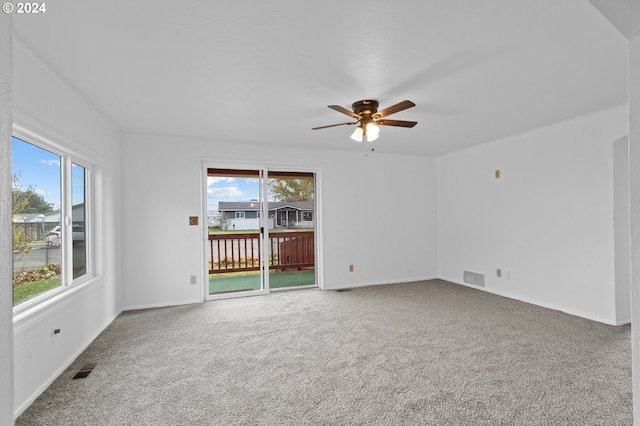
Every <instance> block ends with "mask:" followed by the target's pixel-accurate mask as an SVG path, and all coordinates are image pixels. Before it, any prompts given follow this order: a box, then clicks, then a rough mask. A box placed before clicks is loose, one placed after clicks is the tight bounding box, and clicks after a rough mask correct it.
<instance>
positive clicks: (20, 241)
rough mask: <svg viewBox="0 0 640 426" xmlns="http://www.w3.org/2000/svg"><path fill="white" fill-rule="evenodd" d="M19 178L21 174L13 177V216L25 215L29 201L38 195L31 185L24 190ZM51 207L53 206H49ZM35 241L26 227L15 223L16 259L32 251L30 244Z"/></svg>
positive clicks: (14, 245)
mask: <svg viewBox="0 0 640 426" xmlns="http://www.w3.org/2000/svg"><path fill="white" fill-rule="evenodd" d="M19 178H20V174H19V173H16V174H14V175H13V176H12V177H11V199H12V202H13V204H12V205H11V213H12V214H19V213H25V211H24V210H25V209H26V208H27V206H28V205H29V201H30V200H31V198H32V197H33V196H34V195H36V193H35V192H33V187H32V186H31V185H29V186H28V187H27V189H22V187H21V186H20V183H19V182H18V180H19ZM41 198H42V197H41ZM49 207H51V206H50V205H49ZM47 211H51V210H47ZM42 213H45V212H42ZM35 240H36V239H35V237H34V236H32V235H28V234H27V233H26V231H25V228H24V226H19V224H15V223H14V224H13V250H14V251H15V252H16V257H22V256H24V255H25V254H27V253H29V251H31V246H30V244H31V243H33V242H34V241H35Z"/></svg>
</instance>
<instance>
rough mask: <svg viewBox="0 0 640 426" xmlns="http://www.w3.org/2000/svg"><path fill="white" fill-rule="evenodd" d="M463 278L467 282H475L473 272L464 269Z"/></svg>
mask: <svg viewBox="0 0 640 426" xmlns="http://www.w3.org/2000/svg"><path fill="white" fill-rule="evenodd" d="M462 280H463V281H464V282H465V283H467V284H473V272H469V271H464V276H463V278H462Z"/></svg>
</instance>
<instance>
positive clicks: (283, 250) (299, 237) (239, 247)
mask: <svg viewBox="0 0 640 426" xmlns="http://www.w3.org/2000/svg"><path fill="white" fill-rule="evenodd" d="M267 244H268V247H267V249H268V265H269V269H281V270H291V269H295V270H300V269H303V268H313V267H314V265H315V255H314V247H315V244H314V232H313V231H289V232H273V233H270V234H269V241H268V243H267ZM258 270H260V233H258V232H255V233H249V234H210V235H209V274H223V273H226V272H242V271H258Z"/></svg>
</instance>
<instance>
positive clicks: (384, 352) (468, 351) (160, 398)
mask: <svg viewBox="0 0 640 426" xmlns="http://www.w3.org/2000/svg"><path fill="white" fill-rule="evenodd" d="M86 363H97V366H96V368H95V369H94V370H93V372H92V373H91V374H90V375H89V376H88V377H87V378H85V379H79V380H71V377H72V376H73V375H74V374H75V373H76V372H77V371H78V370H79V369H80V368H81V367H82V366H83V365H84V364H86ZM16 424H17V425H18V426H20V425H48V426H53V425H316V424H317V425H421V424H424V425H630V424H632V402H631V354H630V327H629V326H622V327H612V326H607V325H603V324H600V323H596V322H592V321H588V320H585V319H582V318H577V317H573V316H570V315H566V314H563V313H560V312H556V311H551V310H547V309H544V308H540V307H536V306H532V305H528V304H524V303H520V302H517V301H513V300H510V299H506V298H502V297H498V296H494V295H491V294H488V293H485V292H482V291H479V290H475V289H469V288H466V287H462V286H458V285H455V284H451V283H446V282H444V281H439V280H434V281H425V282H418V283H407V284H397V285H388V286H377V287H367V288H359V289H353V290H350V291H342V292H336V291H325V292H323V291H320V290H298V291H291V292H286V293H276V294H272V295H270V296H261V297H251V298H244V299H233V300H222V301H215V302H208V303H205V304H202V305H190V306H181V307H173V308H163V309H152V310H146V311H134V312H126V313H124V314H122V315H120V316H119V317H118V318H117V319H116V320H115V321H114V322H113V323H112V324H111V325H110V326H109V327H108V329H107V330H106V331H105V332H104V333H103V334H102V335H100V337H99V338H98V339H96V341H95V342H93V344H92V345H91V346H90V347H89V348H88V349H87V351H85V353H84V354H83V355H81V356H80V357H79V359H78V360H76V362H74V364H73V365H72V366H71V367H70V368H69V369H68V370H67V371H66V372H65V373H63V374H62V375H61V376H60V377H59V379H58V380H57V381H56V382H55V383H53V385H52V386H51V387H50V388H49V389H48V390H47V391H46V392H45V393H44V394H43V395H42V396H41V397H40V398H38V400H37V401H36V402H35V403H34V404H33V405H32V406H31V407H30V408H29V409H28V410H27V411H26V412H25V413H24V414H23V415H22V416H21V417H20V418H19V419H18V421H17V422H16Z"/></svg>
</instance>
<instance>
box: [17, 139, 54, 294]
mask: <svg viewBox="0 0 640 426" xmlns="http://www.w3.org/2000/svg"><path fill="white" fill-rule="evenodd" d="M12 152H13V154H12V175H13V181H12V198H13V204H12V213H13V218H12V219H13V220H12V222H13V304H14V306H15V305H18V304H20V303H23V302H25V301H27V300H29V299H32V298H34V297H36V296H38V295H40V294H43V293H45V292H47V291H50V290H52V289H54V288H57V287H59V286H60V285H61V280H60V277H61V268H62V263H61V243H62V228H61V226H60V225H61V217H60V208H61V205H62V199H61V195H60V194H61V189H60V188H61V185H60V184H61V178H60V171H61V167H60V163H61V160H62V159H61V157H60V156H59V155H56V154H54V153H52V152H49V151H47V150H44V149H42V148H39V147H37V146H35V145H32V144H30V143H27V142H25V141H23V140H21V139H18V138H15V137H14V138H12Z"/></svg>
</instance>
